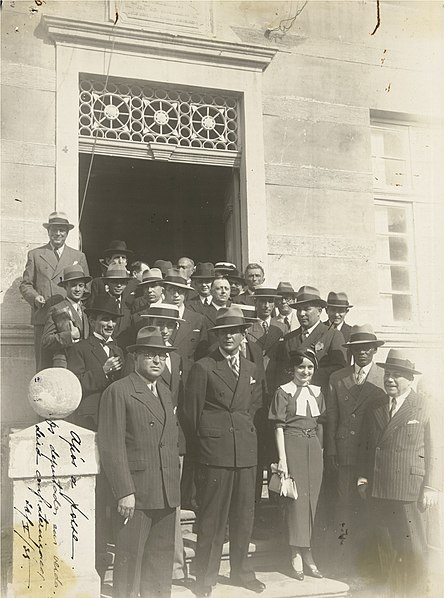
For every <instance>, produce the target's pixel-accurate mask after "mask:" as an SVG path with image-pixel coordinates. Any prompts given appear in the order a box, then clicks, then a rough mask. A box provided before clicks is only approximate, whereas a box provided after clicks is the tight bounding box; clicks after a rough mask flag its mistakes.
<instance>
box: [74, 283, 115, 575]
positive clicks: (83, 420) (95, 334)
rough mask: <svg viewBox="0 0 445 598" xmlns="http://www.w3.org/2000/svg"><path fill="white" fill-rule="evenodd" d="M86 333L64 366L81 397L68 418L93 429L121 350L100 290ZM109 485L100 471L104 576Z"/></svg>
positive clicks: (109, 304)
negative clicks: (103, 394)
mask: <svg viewBox="0 0 445 598" xmlns="http://www.w3.org/2000/svg"><path fill="white" fill-rule="evenodd" d="M86 312H87V314H88V318H89V323H90V335H89V337H88V338H87V339H84V340H81V341H80V342H78V343H76V344H75V345H73V346H72V347H70V349H68V351H67V360H68V362H67V367H68V369H69V370H71V371H72V372H73V373H74V374H75V375H76V376H77V377H78V379H79V381H80V384H81V386H82V400H81V401H80V404H79V406H78V408H77V409H76V411H75V412H74V413H73V414H72V415H71V417H70V420H71V421H72V422H73V423H74V424H76V425H78V426H81V427H83V428H87V429H88V430H93V431H94V432H96V431H97V418H98V409H99V400H100V397H101V395H102V392H103V391H104V390H105V389H106V388H107V387H108V386H109V385H110V384H111V383H112V382H114V381H115V380H118V379H119V378H120V377H121V372H122V365H123V357H124V356H123V351H122V349H120V348H119V347H118V346H117V345H116V343H115V342H114V341H113V340H112V334H113V331H114V328H115V326H116V322H117V321H118V320H119V318H121V317H122V316H121V314H120V313H119V311H118V309H117V306H116V302H115V301H114V300H113V299H112V298H111V297H109V296H108V295H107V294H105V293H103V294H102V295H98V296H97V297H96V299H95V301H94V303H93V304H92V305H91V306H90V307H89V308H87V309H86ZM109 495H110V488H109V486H108V484H107V481H106V479H105V477H104V475H103V472H101V473H100V474H99V475H98V477H97V479H96V570H97V572H98V574H99V576H100V577H101V579H102V580H103V579H104V576H105V571H106V568H107V565H108V564H109V558H108V554H107V543H108V542H112V541H113V539H112V538H111V537H110V529H111V522H110V521H109V517H108V516H107V506H108V505H109V504H110V498H109Z"/></svg>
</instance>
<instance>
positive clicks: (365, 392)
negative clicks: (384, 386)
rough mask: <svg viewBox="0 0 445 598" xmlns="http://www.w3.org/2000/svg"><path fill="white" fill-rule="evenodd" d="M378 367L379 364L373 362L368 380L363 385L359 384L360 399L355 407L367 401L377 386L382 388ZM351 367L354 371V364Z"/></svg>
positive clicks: (358, 397)
mask: <svg viewBox="0 0 445 598" xmlns="http://www.w3.org/2000/svg"><path fill="white" fill-rule="evenodd" d="M377 367H378V366H376V365H375V364H372V366H371V369H370V370H369V373H368V375H367V376H366V380H365V381H364V382H363V384H362V385H361V386H357V388H358V389H359V390H358V396H357V399H358V400H357V403H356V405H355V409H357V408H358V407H360V405H362V403H363V402H364V401H366V399H367V398H368V397H369V395H370V394H371V393H373V392H375V390H376V387H378V388H381V387H380V378H379V372H378V370H377ZM351 369H352V370H353V371H354V368H353V366H352V368H351Z"/></svg>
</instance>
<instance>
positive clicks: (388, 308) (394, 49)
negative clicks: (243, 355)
mask: <svg viewBox="0 0 445 598" xmlns="http://www.w3.org/2000/svg"><path fill="white" fill-rule="evenodd" d="M377 10H378V11H379V12H378V13H377ZM2 17H3V18H2V42H3V52H2V63H3V64H2V81H1V83H2V106H3V110H2V115H3V119H2V135H3V152H2V173H3V185H2V187H3V189H2V278H3V287H2V291H3V297H2V368H3V372H2V391H3V392H2V395H3V396H2V442H3V449H4V453H3V454H4V459H3V473H2V481H3V487H4V488H5V492H4V496H5V500H4V501H3V507H2V510H3V521H4V525H3V528H4V529H6V530H7V529H8V525H7V523H8V521H9V520H10V518H11V515H10V512H11V500H10V493H8V491H7V488H8V480H7V435H8V434H9V432H10V430H11V428H20V427H24V426H26V425H29V424H31V423H34V421H35V420H34V417H35V416H34V414H33V412H32V411H31V409H30V408H29V407H28V405H27V400H26V389H27V384H28V382H29V380H30V378H31V376H32V375H33V374H34V361H33V341H32V329H31V326H30V324H29V306H28V305H27V304H26V302H25V301H24V300H23V299H22V298H21V296H20V293H19V291H18V285H19V282H20V278H21V275H22V272H23V267H24V263H25V258H26V252H27V251H28V250H29V249H32V248H33V247H36V246H38V245H40V244H43V243H44V242H45V241H46V232H45V229H44V228H43V227H42V222H45V221H46V218H47V216H48V214H49V213H50V212H51V211H53V210H55V209H57V210H62V211H65V212H66V213H67V214H68V215H69V217H70V220H71V221H72V222H73V223H74V224H76V228H75V229H74V230H73V231H72V232H71V233H70V235H69V237H68V244H70V245H72V246H76V247H77V246H79V245H81V246H82V248H83V250H84V251H85V252H86V254H87V257H88V260H89V264H90V269H91V270H92V272H93V273H94V274H98V267H97V266H98V261H97V260H98V258H99V257H100V255H101V250H102V249H103V248H104V247H105V246H107V244H108V242H109V241H110V240H112V239H116V238H120V239H124V240H125V241H126V242H127V244H128V246H130V247H131V248H133V249H134V250H135V251H136V253H137V254H138V255H139V256H140V257H143V258H145V259H146V260H147V261H148V262H149V263H150V261H151V263H153V261H154V260H155V259H158V258H163V259H171V260H173V261H174V260H175V259H177V258H178V257H180V256H181V255H190V257H192V258H194V259H195V261H208V260H211V261H217V260H222V259H228V260H231V261H235V262H236V263H237V264H238V265H239V266H241V267H245V265H246V264H247V263H248V262H251V261H254V262H260V263H262V264H263V265H264V267H265V270H266V277H267V282H268V283H269V284H271V285H273V284H277V283H278V282H279V281H280V280H288V281H291V282H292V283H293V285H294V287H295V288H298V287H299V286H301V285H302V284H311V285H314V286H316V287H318V288H319V289H320V291H321V293H322V295H324V296H326V295H327V293H328V292H329V291H330V290H336V291H340V290H343V291H346V292H347V293H348V296H349V298H350V302H351V303H352V304H353V305H354V309H353V311H351V315H350V318H349V320H350V322H351V323H363V322H371V323H372V324H373V325H374V326H375V328H376V330H377V334H378V335H379V336H380V337H381V338H383V339H385V340H386V341H387V344H386V347H390V346H401V347H410V348H413V349H417V350H421V353H422V350H423V355H426V354H428V355H430V356H431V354H432V352H434V355H435V360H434V362H432V361H431V360H430V359H429V358H428V359H427V358H425V357H423V359H424V361H425V363H426V367H428V366H429V368H430V370H432V371H433V372H434V371H435V373H436V374H437V375H438V376H439V377H438V378H437V379H436V380H439V379H440V369H441V365H437V364H441V359H440V356H441V350H442V349H441V347H442V276H441V272H442V253H443V244H442V179H443V176H442V174H443V166H442V160H443V158H442V123H441V111H442V105H443V97H442V86H441V79H442V6H441V3H440V2H436V1H421V2H392V1H389V0H381V1H380V3H376V2H374V1H371V0H354V1H353V2H349V1H343V0H339V1H335V0H334V1H317V2H314V1H309V2H302V1H299V2H295V1H264V2H250V1H243V2H227V1H217V0H215V1H213V2H198V1H188V0H182V1H181V2H176V1H169V2H166V1H153V2H149V1H145V0H139V1H137V0H93V1H91V0H90V1H80V2H61V1H57V2H53V1H50V0H47V1H46V2H43V3H42V2H37V1H35V2H30V1H27V2H25V1H22V0H15V1H9V0H8V1H7V2H4V3H3V15H2ZM420 359H421V360H422V357H421V358H420ZM432 363H434V364H435V365H434V367H433V366H432Z"/></svg>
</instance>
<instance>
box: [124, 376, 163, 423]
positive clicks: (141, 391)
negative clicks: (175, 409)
mask: <svg viewBox="0 0 445 598" xmlns="http://www.w3.org/2000/svg"><path fill="white" fill-rule="evenodd" d="M130 379H131V381H132V383H133V387H134V390H133V392H132V396H133V397H134V398H135V399H136V400H137V401H140V402H141V403H142V404H143V405H145V406H146V407H147V408H148V409H149V411H150V412H151V413H152V414H153V415H154V417H156V419H157V420H158V421H160V422H161V424H163V423H164V422H165V412H164V407H163V403H162V400H161V399H160V396H161V393H162V390H160V389H161V388H162V385H160V384H159V385H158V394H159V397H156V396H155V395H154V394H153V393H152V392H151V390H149V388H148V386H147V384H146V383H145V382H144V380H142V378H140V376H139V375H138V374H136V373H134V372H133V373H132V374H130Z"/></svg>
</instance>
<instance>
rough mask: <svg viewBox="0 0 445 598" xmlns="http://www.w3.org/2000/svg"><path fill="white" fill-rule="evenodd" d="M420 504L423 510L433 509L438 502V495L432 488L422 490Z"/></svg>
mask: <svg viewBox="0 0 445 598" xmlns="http://www.w3.org/2000/svg"><path fill="white" fill-rule="evenodd" d="M421 502H422V506H423V508H424V509H429V508H431V507H435V506H436V505H437V503H438V502H439V493H438V492H437V491H436V490H433V489H432V488H424V489H423V496H422V501H421Z"/></svg>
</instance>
